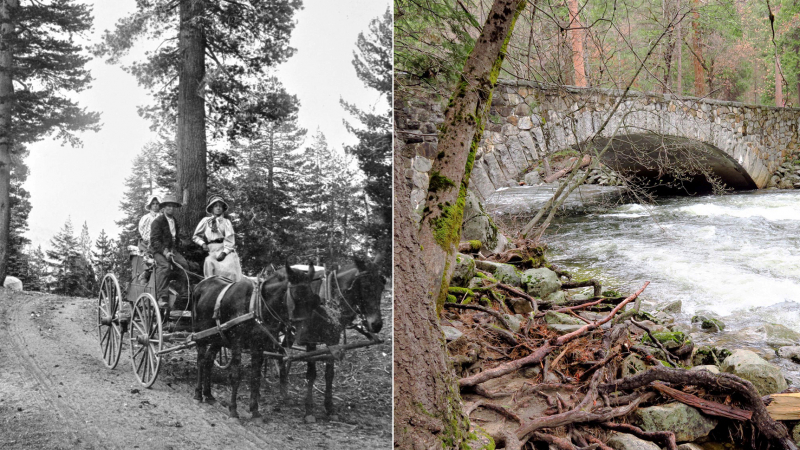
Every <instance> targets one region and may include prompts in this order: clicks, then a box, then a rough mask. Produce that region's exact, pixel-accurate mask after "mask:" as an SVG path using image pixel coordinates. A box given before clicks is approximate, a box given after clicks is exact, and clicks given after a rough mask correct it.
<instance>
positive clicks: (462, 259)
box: [450, 253, 475, 287]
mask: <svg viewBox="0 0 800 450" xmlns="http://www.w3.org/2000/svg"><path fill="white" fill-rule="evenodd" d="M474 276H475V259H473V258H472V256H469V255H465V254H463V253H459V254H457V255H456V267H455V268H454V269H453V277H452V278H451V279H450V286H462V287H466V286H467V284H469V281H470V280H471V279H472V277H474Z"/></svg>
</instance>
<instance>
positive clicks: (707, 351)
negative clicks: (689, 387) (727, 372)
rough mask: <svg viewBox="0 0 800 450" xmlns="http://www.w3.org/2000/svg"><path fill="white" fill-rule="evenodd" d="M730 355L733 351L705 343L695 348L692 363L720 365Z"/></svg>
mask: <svg viewBox="0 0 800 450" xmlns="http://www.w3.org/2000/svg"><path fill="white" fill-rule="evenodd" d="M730 355H731V352H730V351H729V350H727V349H724V348H720V347H712V346H708V345H704V346H702V347H699V348H697V349H696V350H695V353H694V355H693V356H692V364H693V365H695V366H701V365H704V364H711V365H715V366H719V365H720V364H722V361H724V360H725V358H727V357H728V356H730Z"/></svg>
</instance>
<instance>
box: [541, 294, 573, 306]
mask: <svg viewBox="0 0 800 450" xmlns="http://www.w3.org/2000/svg"><path fill="white" fill-rule="evenodd" d="M543 300H544V302H545V303H547V304H549V305H550V306H558V305H563V304H565V303H567V294H565V293H564V291H555V292H553V293H552V294H550V295H548V296H547V297H545V298H544V299H543Z"/></svg>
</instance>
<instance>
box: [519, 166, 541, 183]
mask: <svg viewBox="0 0 800 450" xmlns="http://www.w3.org/2000/svg"><path fill="white" fill-rule="evenodd" d="M523 180H524V181H525V184H527V185H528V186H536V185H537V184H539V183H541V182H542V180H541V179H540V178H539V172H537V171H536V170H534V171H532V172H528V173H526V174H525V177H524V178H523Z"/></svg>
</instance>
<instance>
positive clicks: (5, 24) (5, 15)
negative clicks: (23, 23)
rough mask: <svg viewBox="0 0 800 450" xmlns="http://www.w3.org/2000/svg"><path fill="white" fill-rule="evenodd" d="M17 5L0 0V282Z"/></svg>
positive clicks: (7, 215) (7, 212) (7, 214)
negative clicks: (13, 41)
mask: <svg viewBox="0 0 800 450" xmlns="http://www.w3.org/2000/svg"><path fill="white" fill-rule="evenodd" d="M18 6H19V2H18V0H2V2H1V3H0V283H2V282H3V280H5V279H6V272H7V270H8V254H9V250H10V248H9V245H10V236H9V235H10V229H11V205H10V201H11V198H10V194H11V148H12V147H13V145H14V143H13V139H12V136H11V118H12V116H11V105H12V99H11V97H12V96H13V94H14V85H13V84H12V79H11V69H12V65H13V59H14V54H13V51H12V48H11V43H10V39H11V36H12V34H13V33H14V24H13V23H12V10H13V9H15V8H17V7H18Z"/></svg>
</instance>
